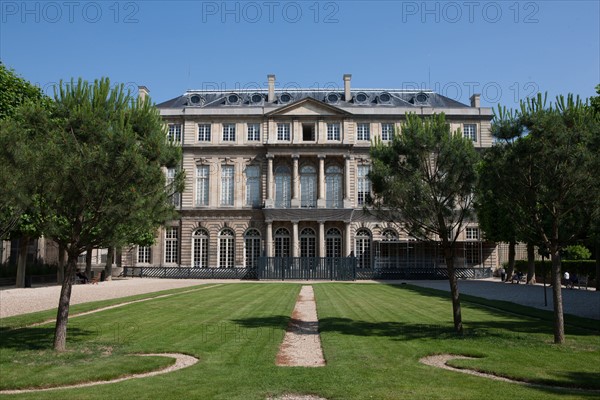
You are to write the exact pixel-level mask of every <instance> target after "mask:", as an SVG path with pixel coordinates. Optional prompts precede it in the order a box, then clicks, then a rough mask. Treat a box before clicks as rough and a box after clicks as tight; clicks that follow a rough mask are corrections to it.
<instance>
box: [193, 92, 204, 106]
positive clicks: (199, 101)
mask: <svg viewBox="0 0 600 400" xmlns="http://www.w3.org/2000/svg"><path fill="white" fill-rule="evenodd" d="M190 103H192V104H193V105H200V104H202V97H200V95H197V94H193V95H191V96H190Z"/></svg>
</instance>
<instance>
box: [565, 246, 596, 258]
mask: <svg viewBox="0 0 600 400" xmlns="http://www.w3.org/2000/svg"><path fill="white" fill-rule="evenodd" d="M563 253H564V256H563V257H564V258H565V259H567V260H589V259H590V257H591V256H592V252H591V251H590V250H589V249H588V248H587V247H585V246H583V245H581V244H575V245H571V246H567V247H566V248H565V249H564V251H563Z"/></svg>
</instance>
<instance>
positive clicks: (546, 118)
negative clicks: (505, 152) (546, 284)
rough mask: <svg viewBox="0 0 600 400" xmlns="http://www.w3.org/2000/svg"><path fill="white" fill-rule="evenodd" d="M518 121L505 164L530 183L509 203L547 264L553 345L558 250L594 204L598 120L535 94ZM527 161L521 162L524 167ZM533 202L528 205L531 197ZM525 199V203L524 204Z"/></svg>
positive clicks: (580, 108) (569, 103)
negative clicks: (518, 132)
mask: <svg viewBox="0 0 600 400" xmlns="http://www.w3.org/2000/svg"><path fill="white" fill-rule="evenodd" d="M518 121H519V123H520V124H521V125H522V126H523V128H524V129H525V130H526V131H527V133H528V134H527V136H526V137H523V138H520V139H518V140H517V141H516V142H515V146H514V148H513V150H514V151H513V152H511V158H510V162H511V164H512V165H513V166H514V168H515V171H516V179H521V178H522V177H524V176H525V177H526V176H530V177H535V179H536V184H535V187H531V188H530V191H531V195H529V196H528V195H527V194H524V195H523V196H519V197H516V198H513V199H512V200H511V201H513V202H517V203H518V204H519V207H522V209H523V210H525V215H526V217H527V218H525V219H524V220H523V222H522V223H523V224H527V225H529V226H531V228H532V229H533V230H534V232H535V233H536V235H537V236H538V237H539V238H540V239H541V244H542V245H543V247H545V248H547V249H548V250H549V252H550V257H551V259H552V289H553V300H554V342H555V343H563V342H564V340H565V336H564V319H563V309H562V293H561V263H560V251H561V249H562V248H564V247H565V246H567V245H568V244H570V243H573V242H574V241H575V240H576V239H578V238H580V237H581V236H583V235H584V233H585V232H586V231H588V229H589V218H586V217H585V215H590V214H591V213H592V210H593V209H594V207H595V205H596V204H597V202H598V197H599V196H600V193H598V189H597V188H598V182H597V178H596V177H595V176H593V173H592V171H595V170H597V168H598V167H599V165H598V164H599V161H598V154H599V150H600V149H599V148H598V147H597V146H596V145H595V144H594V143H595V142H594V141H595V140H596V141H597V136H598V134H599V132H600V125H599V118H598V116H597V115H595V114H594V113H593V112H592V110H591V108H590V107H589V106H588V105H587V104H586V103H584V102H582V101H581V100H580V99H579V98H574V97H573V96H572V95H568V96H567V97H566V98H564V97H562V96H560V97H557V99H556V102H555V103H551V104H550V105H549V106H547V105H546V99H545V97H543V96H542V95H541V94H539V95H538V96H537V97H536V98H533V99H528V100H527V101H524V102H522V103H521V109H520V111H519V113H518ZM524 160H527V161H524ZM532 196H533V197H534V201H530V199H531V197H532ZM526 198H527V200H526Z"/></svg>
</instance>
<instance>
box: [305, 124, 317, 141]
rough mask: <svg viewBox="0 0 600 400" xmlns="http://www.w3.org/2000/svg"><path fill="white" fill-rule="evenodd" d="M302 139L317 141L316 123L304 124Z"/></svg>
mask: <svg viewBox="0 0 600 400" xmlns="http://www.w3.org/2000/svg"><path fill="white" fill-rule="evenodd" d="M302 141H304V142H314V141H315V124H302Z"/></svg>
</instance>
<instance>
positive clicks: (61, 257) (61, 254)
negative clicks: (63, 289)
mask: <svg viewBox="0 0 600 400" xmlns="http://www.w3.org/2000/svg"><path fill="white" fill-rule="evenodd" d="M64 279H65V247H64V246H63V245H58V268H57V269H56V282H58V283H59V284H61V285H62V282H63V280H64Z"/></svg>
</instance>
